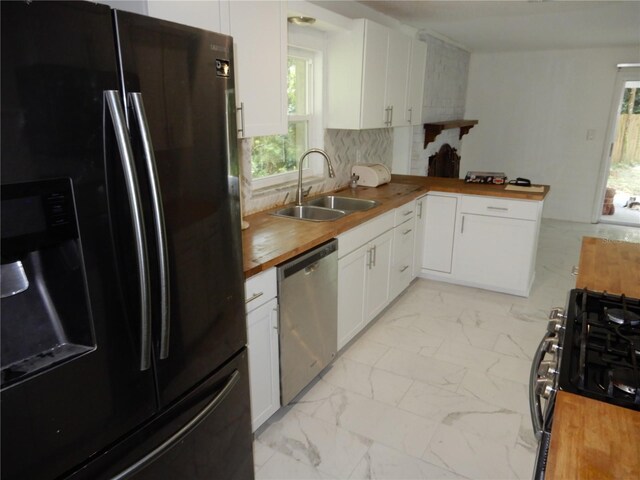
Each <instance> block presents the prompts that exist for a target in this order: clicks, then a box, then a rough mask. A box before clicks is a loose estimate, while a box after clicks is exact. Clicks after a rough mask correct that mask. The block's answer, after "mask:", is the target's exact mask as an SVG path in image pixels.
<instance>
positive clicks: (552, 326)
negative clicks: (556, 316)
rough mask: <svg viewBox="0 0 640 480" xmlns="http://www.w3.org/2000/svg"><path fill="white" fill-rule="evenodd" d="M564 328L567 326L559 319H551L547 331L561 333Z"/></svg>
mask: <svg viewBox="0 0 640 480" xmlns="http://www.w3.org/2000/svg"><path fill="white" fill-rule="evenodd" d="M564 328H565V327H564V325H563V324H562V322H561V321H559V320H551V321H550V322H549V323H548V324H547V332H549V333H559V332H561V331H562V330H564Z"/></svg>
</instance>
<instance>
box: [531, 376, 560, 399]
mask: <svg viewBox="0 0 640 480" xmlns="http://www.w3.org/2000/svg"><path fill="white" fill-rule="evenodd" d="M555 391H556V389H555V388H553V382H552V381H551V380H547V379H544V378H539V379H538V380H536V395H540V396H541V397H542V398H549V397H550V396H551V394H552V393H553V392H555Z"/></svg>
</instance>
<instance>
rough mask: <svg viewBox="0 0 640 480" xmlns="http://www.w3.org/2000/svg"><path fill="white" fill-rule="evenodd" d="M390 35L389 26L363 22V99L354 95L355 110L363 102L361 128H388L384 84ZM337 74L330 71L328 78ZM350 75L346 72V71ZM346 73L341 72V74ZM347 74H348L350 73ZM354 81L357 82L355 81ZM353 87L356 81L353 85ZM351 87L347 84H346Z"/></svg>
mask: <svg viewBox="0 0 640 480" xmlns="http://www.w3.org/2000/svg"><path fill="white" fill-rule="evenodd" d="M388 43H389V35H388V30H387V28H386V27H383V26H382V25H378V24H377V23H373V22H370V21H364V50H363V53H362V92H361V96H360V98H357V97H356V96H355V93H356V92H355V91H354V92H353V93H354V98H353V99H352V102H354V103H355V105H354V108H357V107H358V103H360V107H361V112H362V113H361V118H360V128H382V127H385V126H386V124H385V121H386V118H385V113H386V112H385V108H386V106H387V103H386V100H385V84H386V76H385V72H386V71H387V46H388ZM334 73H336V72H333V71H331V70H330V71H329V78H331V76H332V75H333V74H334ZM345 73H347V72H345ZM342 74H343V73H340V75H342ZM347 74H348V73H347ZM354 80H355V79H354ZM330 82H331V80H330ZM350 83H351V84H353V82H350ZM344 86H345V87H347V88H349V86H348V85H344Z"/></svg>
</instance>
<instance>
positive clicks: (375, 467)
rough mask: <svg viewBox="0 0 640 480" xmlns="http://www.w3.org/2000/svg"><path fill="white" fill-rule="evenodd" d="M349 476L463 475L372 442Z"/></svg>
mask: <svg viewBox="0 0 640 480" xmlns="http://www.w3.org/2000/svg"><path fill="white" fill-rule="evenodd" d="M349 478H350V479H354V480H390V479H396V480H404V479H406V480H417V479H433V480H436V479H457V478H463V477H461V476H459V475H457V474H455V473H453V472H450V471H449V470H446V469H444V468H440V467H436V466H435V465H432V464H430V463H428V462H425V461H423V460H420V459H418V458H415V457H412V456H410V455H406V454H404V453H402V452H398V451H397V450H394V449H392V448H389V447H386V446H384V445H380V444H378V443H374V444H373V445H371V448H369V451H368V452H367V453H366V454H365V456H364V457H363V458H362V460H360V463H359V464H358V465H357V466H356V468H355V470H354V471H353V473H352V474H351V476H350V477H349Z"/></svg>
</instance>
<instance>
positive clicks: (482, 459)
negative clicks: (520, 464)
mask: <svg viewBox="0 0 640 480" xmlns="http://www.w3.org/2000/svg"><path fill="white" fill-rule="evenodd" d="M514 448H515V447H514V446H511V445H507V444H504V443H499V442H494V441H491V440H489V439H487V438H486V436H483V435H475V434H472V433H468V432H464V431H462V430H459V429H457V428H454V427H450V426H447V425H442V424H441V425H439V426H438V429H437V430H436V432H435V433H434V435H433V437H432V439H431V442H430V443H429V446H428V447H427V450H426V451H425V453H424V455H423V459H424V460H426V461H427V462H429V463H432V464H434V465H437V466H439V467H441V468H445V469H447V470H451V471H453V472H455V473H457V474H459V475H462V476H465V477H468V478H474V479H493V480H497V479H511V478H519V474H518V471H519V468H517V467H515V466H514V465H512V463H513V462H514V460H513V458H512V457H513V453H512V451H513V449H514Z"/></svg>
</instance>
